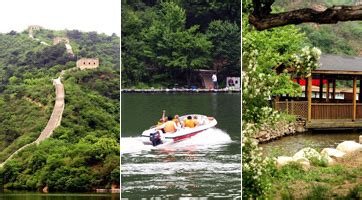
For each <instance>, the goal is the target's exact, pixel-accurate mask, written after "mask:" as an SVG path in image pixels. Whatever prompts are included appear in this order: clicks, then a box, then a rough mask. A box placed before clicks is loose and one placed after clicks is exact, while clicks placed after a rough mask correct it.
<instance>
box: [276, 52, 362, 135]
mask: <svg viewBox="0 0 362 200" xmlns="http://www.w3.org/2000/svg"><path fill="white" fill-rule="evenodd" d="M320 63H321V66H320V68H318V69H317V70H314V71H312V75H311V76H310V77H308V78H307V80H301V79H296V82H298V83H299V84H300V85H303V83H304V85H305V86H304V92H305V95H304V97H303V98H301V97H299V98H291V97H288V96H285V97H283V96H282V97H280V98H276V101H275V108H276V109H277V110H279V111H282V112H286V113H289V114H294V115H297V116H299V117H302V118H305V119H306V120H307V128H312V129H313V128H362V91H361V86H362V57H349V56H336V55H322V56H321V59H320ZM339 80H347V81H352V82H353V83H352V88H353V89H352V91H351V92H350V93H348V92H346V93H345V94H344V98H343V99H337V98H336V81H339ZM358 81H359V85H360V86H359V88H357V82H358ZM315 86H318V87H319V92H318V93H319V95H314V98H313V95H312V88H315ZM324 87H325V88H324ZM357 98H358V100H357Z"/></svg>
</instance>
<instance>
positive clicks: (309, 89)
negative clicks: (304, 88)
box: [306, 75, 312, 122]
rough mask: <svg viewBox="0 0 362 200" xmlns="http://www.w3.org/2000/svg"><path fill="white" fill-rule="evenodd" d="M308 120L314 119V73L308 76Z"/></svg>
mask: <svg viewBox="0 0 362 200" xmlns="http://www.w3.org/2000/svg"><path fill="white" fill-rule="evenodd" d="M306 85H308V95H307V97H308V119H307V120H308V122H311V121H312V75H310V76H309V77H308V84H306Z"/></svg>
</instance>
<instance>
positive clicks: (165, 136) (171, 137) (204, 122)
mask: <svg viewBox="0 0 362 200" xmlns="http://www.w3.org/2000/svg"><path fill="white" fill-rule="evenodd" d="M188 116H191V117H192V118H193V119H195V117H196V119H197V121H198V125H197V126H195V127H194V128H189V127H181V128H179V129H178V130H177V131H176V132H173V133H164V132H163V131H162V129H160V128H158V127H157V126H152V127H151V128H150V129H148V130H145V131H143V133H142V137H141V138H142V142H143V143H144V144H146V145H153V146H157V145H160V144H170V143H175V142H180V141H182V140H185V139H188V138H190V137H192V136H195V135H196V134H198V133H201V132H202V131H205V130H207V129H210V128H213V127H215V126H216V124H217V121H216V119H215V118H213V117H208V116H205V115H198V114H191V115H183V116H180V117H179V120H180V122H183V121H184V120H185V119H187V117H188Z"/></svg>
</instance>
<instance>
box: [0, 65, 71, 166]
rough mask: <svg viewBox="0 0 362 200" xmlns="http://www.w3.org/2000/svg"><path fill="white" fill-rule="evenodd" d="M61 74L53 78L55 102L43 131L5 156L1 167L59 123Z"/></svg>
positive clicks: (62, 94)
mask: <svg viewBox="0 0 362 200" xmlns="http://www.w3.org/2000/svg"><path fill="white" fill-rule="evenodd" d="M63 74H64V72H62V73H61V76H60V77H59V78H57V79H54V80H53V85H54V87H55V94H56V97H55V104H54V108H53V112H52V114H51V116H50V119H49V121H48V124H47V125H46V127H45V128H44V129H43V131H42V132H41V133H40V135H39V137H38V138H37V139H36V140H35V141H34V142H32V143H29V144H26V145H24V146H23V147H21V148H19V149H18V150H16V151H15V152H14V153H12V154H11V155H10V156H9V158H7V159H6V160H5V161H4V162H3V163H1V164H0V167H2V166H3V165H4V164H5V163H6V162H7V161H8V160H10V159H11V158H12V157H13V156H14V155H16V154H17V153H18V152H20V151H21V150H23V149H24V148H26V147H27V146H29V145H32V144H39V143H40V142H41V141H43V140H45V139H47V138H49V137H50V136H51V135H52V133H53V131H54V129H55V128H57V127H58V126H59V125H60V122H61V120H62V115H63V111H64V105H65V104H64V96H65V94H64V85H63V84H62V83H61V80H60V79H61V77H62V75H63Z"/></svg>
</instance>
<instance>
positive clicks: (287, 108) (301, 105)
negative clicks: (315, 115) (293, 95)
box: [274, 100, 308, 118]
mask: <svg viewBox="0 0 362 200" xmlns="http://www.w3.org/2000/svg"><path fill="white" fill-rule="evenodd" d="M274 107H275V109H276V110H278V111H279V112H284V113H287V114H290V115H297V116H298V117H302V118H307V115H308V101H293V100H291V101H288V100H286V101H276V102H275V105H274Z"/></svg>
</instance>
